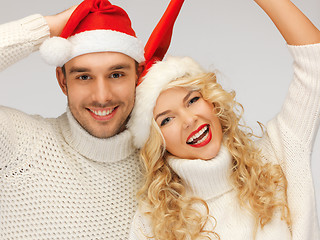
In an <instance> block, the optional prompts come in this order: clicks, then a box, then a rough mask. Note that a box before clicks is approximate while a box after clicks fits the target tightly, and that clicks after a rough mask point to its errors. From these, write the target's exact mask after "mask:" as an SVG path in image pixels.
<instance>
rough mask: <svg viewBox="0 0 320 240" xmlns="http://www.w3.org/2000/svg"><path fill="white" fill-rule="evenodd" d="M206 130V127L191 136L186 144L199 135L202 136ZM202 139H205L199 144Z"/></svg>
mask: <svg viewBox="0 0 320 240" xmlns="http://www.w3.org/2000/svg"><path fill="white" fill-rule="evenodd" d="M207 129H208V125H206V126H205V127H203V128H202V129H201V130H200V131H199V132H197V133H196V134H195V135H193V136H192V137H191V138H189V140H188V141H187V143H191V142H192V141H193V140H194V139H197V138H198V137H199V136H200V135H201V134H203V133H204V132H205V131H207ZM206 136H207V135H206ZM204 139H205V138H202V139H201V140H200V141H199V142H198V143H201V142H202V141H203V140H204Z"/></svg>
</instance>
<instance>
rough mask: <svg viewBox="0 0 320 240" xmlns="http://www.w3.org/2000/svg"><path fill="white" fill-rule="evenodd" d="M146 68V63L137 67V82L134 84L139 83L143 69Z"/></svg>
mask: <svg viewBox="0 0 320 240" xmlns="http://www.w3.org/2000/svg"><path fill="white" fill-rule="evenodd" d="M145 67H146V63H145V62H141V63H139V66H138V72H137V76H138V77H137V81H136V84H138V82H139V81H140V80H139V79H140V76H141V74H142V73H143V71H144V69H145Z"/></svg>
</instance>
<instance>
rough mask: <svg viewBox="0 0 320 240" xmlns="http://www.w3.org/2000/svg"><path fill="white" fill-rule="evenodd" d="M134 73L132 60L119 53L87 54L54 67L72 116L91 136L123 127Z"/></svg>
mask: <svg viewBox="0 0 320 240" xmlns="http://www.w3.org/2000/svg"><path fill="white" fill-rule="evenodd" d="M137 78H138V75H137V71H136V65H135V61H134V60H133V59H132V58H130V57H128V56H127V55H125V54H122V53H116V52H102V53H89V54H85V55H81V56H78V57H75V58H73V59H71V60H70V61H69V62H67V63H66V64H65V75H64V74H63V73H62V69H61V68H57V79H58V81H59V84H60V87H61V89H62V91H63V92H64V93H65V94H66V95H67V97H68V105H69V108H70V111H71V113H72V115H73V116H74V118H75V119H76V120H77V121H78V122H79V124H80V125H81V126H82V127H83V128H84V129H85V130H86V131H87V132H88V133H90V134H91V135H93V136H95V137H98V138H108V137H112V136H114V135H116V134H118V133H119V132H122V131H123V130H125V127H126V123H127V119H128V116H129V114H130V113H131V111H132V108H133V105H134V98H135V86H136V81H137Z"/></svg>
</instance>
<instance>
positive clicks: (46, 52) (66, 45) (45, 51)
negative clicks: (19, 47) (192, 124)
mask: <svg viewBox="0 0 320 240" xmlns="http://www.w3.org/2000/svg"><path fill="white" fill-rule="evenodd" d="M71 51H72V44H71V43H70V42H69V41H68V40H67V39H65V38H61V37H52V38H49V39H47V40H46V41H44V42H43V43H42V45H41V46H40V54H41V56H42V58H43V59H44V60H45V61H46V62H47V63H48V64H50V65H54V66H57V67H62V66H63V65H64V64H65V63H66V62H67V61H68V60H69V58H70V56H71Z"/></svg>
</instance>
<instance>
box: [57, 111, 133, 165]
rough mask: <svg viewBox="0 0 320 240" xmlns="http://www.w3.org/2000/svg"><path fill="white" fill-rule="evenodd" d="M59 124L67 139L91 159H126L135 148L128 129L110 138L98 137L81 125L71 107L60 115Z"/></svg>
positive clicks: (109, 160)
mask: <svg viewBox="0 0 320 240" xmlns="http://www.w3.org/2000/svg"><path fill="white" fill-rule="evenodd" d="M59 124H60V128H61V131H62V135H63V137H64V139H65V141H66V142H67V143H68V144H69V145H70V146H71V147H72V148H73V149H74V150H75V151H77V152H78V153H79V154H81V155H82V156H84V157H86V158H89V159H91V160H94V161H98V162H109V163H111V162H116V161H120V160H122V159H125V158H126V157H128V156H129V155H130V154H132V153H133V152H134V150H135V149H134V147H133V144H132V140H131V134H130V132H129V131H128V130H125V131H124V132H122V133H120V134H117V135H115V136H113V137H110V138H106V139H100V138H96V137H94V136H92V135H90V134H89V133H88V132H87V131H86V130H84V129H83V128H82V127H81V126H80V124H79V123H78V122H77V121H76V120H75V118H74V117H73V115H72V114H71V112H70V110H69V108H67V112H66V113H64V114H63V115H61V116H60V117H59Z"/></svg>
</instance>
